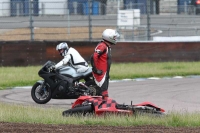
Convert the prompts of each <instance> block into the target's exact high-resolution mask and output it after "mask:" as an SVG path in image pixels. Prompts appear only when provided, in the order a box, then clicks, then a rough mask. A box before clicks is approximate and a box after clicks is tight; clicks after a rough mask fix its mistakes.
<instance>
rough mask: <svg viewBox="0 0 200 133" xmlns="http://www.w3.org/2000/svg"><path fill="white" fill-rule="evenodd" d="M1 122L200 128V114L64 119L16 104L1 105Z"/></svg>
mask: <svg viewBox="0 0 200 133" xmlns="http://www.w3.org/2000/svg"><path fill="white" fill-rule="evenodd" d="M0 108H1V109H0V121H4V122H20V123H43V124H75V125H80V124H81V125H101V126H138V125H162V126H172V127H182V126H185V127H198V126H200V114H199V113H187V112H183V113H175V112H172V113H170V114H169V115H166V116H164V117H155V116H149V115H136V116H124V115H121V116H116V115H107V116H91V115H90V116H85V117H84V116H70V117H62V115H61V114H62V111H64V110H63V109H56V108H39V107H34V106H31V105H30V106H23V105H16V104H5V103H0Z"/></svg>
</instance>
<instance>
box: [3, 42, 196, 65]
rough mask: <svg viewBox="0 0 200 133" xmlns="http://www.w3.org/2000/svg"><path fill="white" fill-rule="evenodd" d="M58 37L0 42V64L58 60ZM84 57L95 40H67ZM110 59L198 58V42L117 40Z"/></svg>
mask: <svg viewBox="0 0 200 133" xmlns="http://www.w3.org/2000/svg"><path fill="white" fill-rule="evenodd" d="M58 43H60V42H59V41H38V42H29V41H17V42H0V66H28V65H42V64H44V63H45V62H46V61H47V60H52V61H54V62H58V61H60V60H61V59H62V57H61V56H60V55H59V54H58V52H57V51H56V49H55V48H56V45H57V44H58ZM67 43H68V45H69V46H70V47H74V48H75V49H77V50H78V51H79V52H80V54H81V55H82V56H83V57H84V58H85V59H86V60H87V61H89V60H90V56H91V54H92V53H93V52H94V48H95V47H96V45H97V44H98V42H67ZM112 61H113V62H167V61H200V42H119V43H118V44H117V45H115V46H112Z"/></svg>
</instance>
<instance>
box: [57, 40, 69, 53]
mask: <svg viewBox="0 0 200 133" xmlns="http://www.w3.org/2000/svg"><path fill="white" fill-rule="evenodd" d="M68 49H69V47H68V45H67V43H66V42H62V43H60V44H58V45H57V46H56V50H58V52H59V53H60V55H61V56H65V55H66V54H67V51H68Z"/></svg>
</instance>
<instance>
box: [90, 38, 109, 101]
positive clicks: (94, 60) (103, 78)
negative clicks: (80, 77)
mask: <svg viewBox="0 0 200 133" xmlns="http://www.w3.org/2000/svg"><path fill="white" fill-rule="evenodd" d="M91 64H92V69H93V73H92V74H93V77H94V79H95V82H96V84H97V85H98V86H99V87H100V88H101V95H102V96H103V97H108V85H109V72H110V66H111V48H110V46H108V45H107V44H106V43H105V42H104V41H102V42H100V43H99V44H98V45H97V46H96V48H95V52H94V54H93V55H92V57H91Z"/></svg>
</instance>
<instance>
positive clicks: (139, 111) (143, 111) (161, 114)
mask: <svg viewBox="0 0 200 133" xmlns="http://www.w3.org/2000/svg"><path fill="white" fill-rule="evenodd" d="M133 114H134V115H137V114H139V115H142V114H147V115H153V116H158V117H159V116H164V115H166V113H164V112H161V111H150V110H148V111H147V110H135V111H133Z"/></svg>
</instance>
